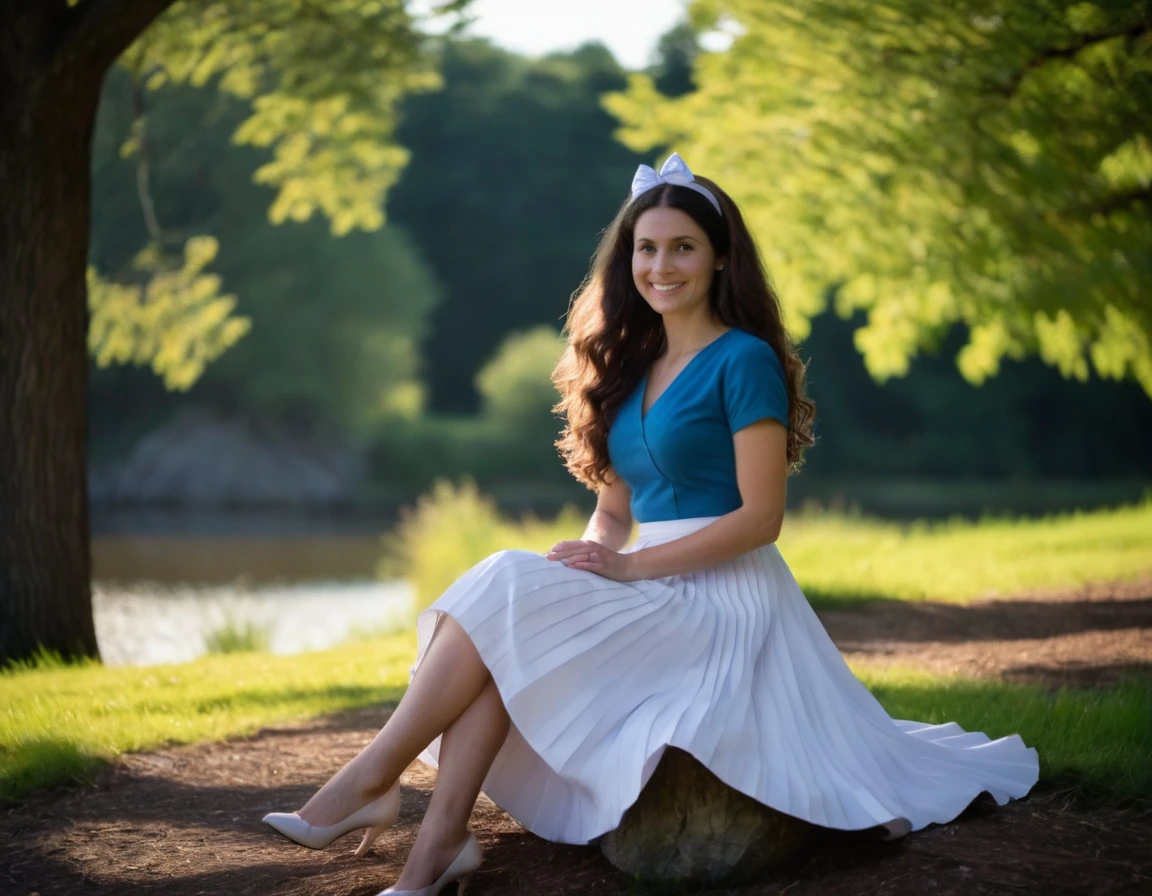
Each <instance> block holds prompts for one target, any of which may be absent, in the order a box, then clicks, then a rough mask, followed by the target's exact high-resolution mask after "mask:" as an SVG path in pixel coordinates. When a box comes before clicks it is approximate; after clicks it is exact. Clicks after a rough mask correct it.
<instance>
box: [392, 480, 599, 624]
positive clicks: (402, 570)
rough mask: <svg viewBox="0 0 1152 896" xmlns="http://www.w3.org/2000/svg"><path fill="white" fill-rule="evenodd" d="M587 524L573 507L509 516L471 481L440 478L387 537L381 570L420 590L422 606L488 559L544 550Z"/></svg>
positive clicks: (419, 605)
mask: <svg viewBox="0 0 1152 896" xmlns="http://www.w3.org/2000/svg"><path fill="white" fill-rule="evenodd" d="M585 523H586V520H585V519H584V518H582V517H581V515H580V514H579V513H578V512H577V511H576V510H575V509H574V508H571V507H565V508H564V510H562V511H561V512H560V514H559V516H557V517H556V518H555V519H553V520H541V519H537V518H536V517H533V516H525V517H523V518H522V519H520V520H519V521H515V520H509V519H506V518H504V517H503V516H501V515H500V512H499V511H498V510H497V508H496V502H495V501H494V500H492V499H491V498H489V497H487V496H486V495H482V494H481V493H480V491H479V490H478V489H477V487H476V484H475V483H474V482H473V481H472V480H469V479H465V480H463V481H462V482H461V484H460V485H453V484H452V483H450V482H447V481H445V480H439V481H437V482H436V484H435V486H434V487H433V489H432V492H431V493H430V494H427V495H424V496H422V497H421V498H420V499H419V501H418V502H417V504H416V507H415V508H413V509H411V510H408V511H405V512H404V513H403V515H402V516H401V519H400V523H399V524H398V525H397V527H396V529H395V530H394V532H393V533H391V534H390V535H388V536H385V540H384V559H383V560H382V561H381V565H380V569H379V573H380V575H381V576H382V577H384V578H391V577H394V576H402V577H404V578H406V579H408V581H409V582H411V583H412V586H413V589H414V591H415V593H416V608H417V609H418V610H422V609H424V608H425V607H427V606H428V605H429V604H431V603H432V602H433V601H434V600H436V598H438V597H439V596H440V595H441V594H442V593H443V592H444V590H445V589H446V588H447V587H448V586H449V585H451V584H452V582H453V581H455V580H456V578H457V577H459V576H460V574H461V573H463V572H465V571H466V570H467V569H468V568H469V567H471V566H473V565H475V564H476V563H479V562H480V561H481V560H483V559H484V558H485V557H487V556H489V555H491V554H494V553H496V552H497V551H501V550H504V549H508V548H516V549H520V550H525V551H546V550H548V548H550V547H552V545H554V544H555V543H556V542H558V541H562V540H564V539H572V538H579V537H580V535H581V534H582V533H583V532H584V525H585Z"/></svg>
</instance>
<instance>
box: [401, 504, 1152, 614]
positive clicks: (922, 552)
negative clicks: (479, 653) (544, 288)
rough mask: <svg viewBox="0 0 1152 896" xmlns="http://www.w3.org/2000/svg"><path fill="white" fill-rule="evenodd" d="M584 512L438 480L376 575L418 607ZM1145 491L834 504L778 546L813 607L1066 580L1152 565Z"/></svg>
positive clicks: (1151, 512)
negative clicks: (1039, 499)
mask: <svg viewBox="0 0 1152 896" xmlns="http://www.w3.org/2000/svg"><path fill="white" fill-rule="evenodd" d="M585 522H586V519H585V517H583V516H581V515H579V514H577V513H576V511H575V510H574V509H571V508H569V509H566V510H565V511H564V512H562V513H561V514H560V515H559V516H558V517H556V518H555V519H553V520H539V519H536V518H534V517H525V518H524V519H523V520H521V521H519V522H517V521H515V520H510V519H508V518H506V517H504V516H502V515H501V514H500V513H499V511H498V510H497V509H496V505H495V503H494V502H493V501H492V500H491V499H490V498H488V497H485V496H484V495H481V494H480V493H479V492H478V491H477V489H476V487H475V485H474V484H473V483H471V482H468V481H465V482H464V483H463V484H462V485H460V486H453V485H451V484H449V483H447V482H443V481H441V482H438V483H437V484H436V487H435V488H434V489H433V491H432V493H431V494H429V495H426V496H424V497H423V498H421V500H420V502H419V503H418V504H417V506H416V508H415V510H414V511H410V512H409V513H407V514H406V516H405V517H404V518H403V520H402V521H401V523H400V525H399V526H398V527H397V530H396V533H395V534H394V535H392V536H390V537H389V538H388V540H387V542H386V544H387V557H388V559H387V562H386V563H385V564H383V565H382V567H381V575H384V576H386V577H387V576H404V577H405V578H407V579H409V580H410V581H411V582H412V583H413V585H414V586H415V590H416V604H417V607H419V608H423V607H425V606H427V605H428V604H430V603H431V602H432V601H434V600H435V599H436V598H437V597H438V596H439V595H440V594H441V592H443V591H444V589H445V588H447V587H448V585H450V584H451V583H452V581H453V580H454V579H455V578H456V577H457V576H459V575H460V574H461V573H463V572H464V571H465V570H466V569H468V568H469V567H470V566H472V565H473V564H475V563H478V562H479V561H480V560H483V559H484V558H485V557H487V556H488V555H489V554H492V553H494V552H496V551H498V550H501V549H502V548H520V549H523V550H531V551H543V550H546V549H547V548H548V547H550V546H551V545H553V544H555V543H556V542H557V541H560V540H563V539H570V538H579V537H580V535H581V533H582V532H583V530H584V524H585ZM1150 533H1152V500H1145V501H1144V502H1143V503H1141V504H1137V505H1134V506H1129V507H1121V508H1119V509H1112V510H1098V511H1092V512H1088V513H1079V512H1078V513H1071V514H1062V515H1056V516H1050V517H1044V518H1040V519H1008V518H1001V519H984V520H981V521H979V522H971V521H965V520H950V521H945V522H938V523H927V522H922V521H921V522H915V523H907V524H901V523H890V522H883V521H880V520H875V519H870V518H864V517H858V516H847V515H844V514H834V513H821V512H816V513H812V512H809V513H800V514H795V515H789V517H788V518H787V519H786V520H785V523H784V531H783V533H782V535H781V538H780V543H779V547H780V551H781V553H782V554H783V555H784V558H785V559H786V560H787V562H788V565H789V567H790V568H791V569H792V572H793V574H794V575H795V576H796V579H797V581H798V582H799V583H800V587H801V588H803V589H804V592H805V594H806V595H808V597H809V599H810V600H811V601H812V602H813V604H815V605H817V606H819V605H821V604H824V605H828V604H831V603H834V602H842V601H851V600H858V599H872V598H886V599H892V600H923V599H933V600H946V601H957V602H963V601H967V600H972V599H973V598H978V597H988V596H992V595H1005V594H1018V593H1020V592H1022V591H1026V590H1029V589H1038V588H1067V587H1075V586H1077V585H1082V584H1085V583H1088V582H1099V581H1111V580H1121V579H1132V578H1135V577H1137V576H1140V575H1146V574H1149V573H1152V534H1150Z"/></svg>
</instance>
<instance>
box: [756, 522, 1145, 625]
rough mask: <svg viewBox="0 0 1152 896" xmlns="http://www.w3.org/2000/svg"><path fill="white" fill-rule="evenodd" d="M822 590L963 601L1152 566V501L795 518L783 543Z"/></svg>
mask: <svg viewBox="0 0 1152 896" xmlns="http://www.w3.org/2000/svg"><path fill="white" fill-rule="evenodd" d="M779 547H780V552H781V553H782V554H783V556H784V558H785V560H786V561H787V562H788V565H789V567H790V568H791V569H792V572H793V574H794V575H795V576H796V579H797V581H798V582H799V583H800V587H801V588H803V589H804V591H805V593H807V594H810V596H812V597H813V599H814V602H817V601H819V600H820V599H821V598H824V597H830V598H840V599H846V598H873V597H883V598H893V599H898V600H924V599H929V600H950V601H965V600H971V599H973V598H977V597H989V596H994V595H999V596H1006V595H1011V594H1015V593H1019V592H1021V591H1025V590H1028V589H1034V588H1068V587H1075V586H1077V585H1083V584H1085V583H1088V582H1099V581H1111V580H1126V579H1134V578H1136V577H1138V576H1140V575H1147V574H1149V573H1152V501H1147V502H1145V503H1143V504H1141V505H1138V506H1134V507H1124V508H1120V509H1117V510H1104V511H1095V512H1092V513H1074V514H1065V515H1061V516H1053V517H1047V518H1044V519H1034V520H1008V519H986V520H982V521H980V522H977V523H972V522H967V521H960V520H953V521H950V522H946V523H924V522H919V523H912V524H906V525H902V524H898V523H887V522H881V521H878V520H871V519H859V518H852V517H846V516H833V515H826V514H812V515H801V516H799V517H789V518H788V520H787V521H786V522H785V524H784V532H783V534H782V535H781V537H780V542H779Z"/></svg>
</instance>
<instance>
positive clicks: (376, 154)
mask: <svg viewBox="0 0 1152 896" xmlns="http://www.w3.org/2000/svg"><path fill="white" fill-rule="evenodd" d="M89 2H91V0H89ZM465 5H466V3H465V2H460V0H453V2H443V3H437V4H431V5H430V6H429V12H430V13H431V14H432V15H447V14H450V13H453V12H455V11H458V10H459V9H462V8H463V7H464V6H465ZM410 6H411V4H410V3H407V2H405V0H335V2H326V3H324V4H316V3H312V2H309V0H264V2H262V3H258V4H253V3H238V2H235V0H217V2H211V3H207V4H202V3H187V2H183V3H176V4H174V5H172V6H171V8H170V9H168V10H167V12H166V13H165V14H164V15H162V16H161V17H160V18H159V19H158V20H157V21H156V22H155V23H154V24H153V25H152V26H151V27H150V28H149V29H148V30H147V31H146V32H144V33H143V34H142V35H141V36H140V37H139V39H138V40H136V41H135V42H134V43H133V44H132V45H131V47H129V49H128V50H127V51H126V52H125V53H124V54H123V55H122V56H121V58H120V60H119V66H118V67H119V69H120V70H121V72H120V74H121V76H122V78H121V79H122V80H127V81H128V82H129V87H128V88H127V89H126V90H124V91H123V92H124V93H126V94H127V95H129V96H130V97H131V102H130V106H129V107H128V112H129V113H130V114H129V116H128V122H127V127H126V128H125V130H124V132H123V133H120V134H116V136H114V137H112V139H114V140H117V141H118V143H119V146H118V150H119V154H120V155H121V156H123V157H124V158H127V159H130V160H132V162H133V163H134V165H135V168H136V171H135V178H136V183H135V188H134V189H133V190H132V193H133V194H134V196H135V200H136V201H137V202H138V204H139V209H138V211H139V214H140V219H141V220H142V221H143V222H144V224H145V225H146V230H145V232H144V233H143V235H142V236H143V242H142V244H141V246H138V247H135V251H134V252H133V254H132V256H131V258H130V260H129V259H120V264H119V266H118V267H117V268H116V269H115V270H113V271H111V272H109V271H105V270H92V271H90V272H89V283H90V291H89V304H90V306H91V309H92V315H93V320H94V322H95V323H96V324H97V326H95V327H94V328H93V330H92V332H91V337H90V345H91V349H92V351H93V354H94V356H95V357H96V358H97V360H98V361H99V362H100V363H102V364H107V363H126V362H133V363H137V364H148V365H150V366H151V367H152V368H153V369H154V370H155V372H156V373H157V374H159V375H160V376H161V377H163V378H164V380H165V382H166V384H167V385H168V386H169V387H170V388H188V387H189V386H190V385H191V384H192V383H193V382H195V381H196V379H197V378H198V377H199V376H200V375H201V374H202V373H203V371H204V369H205V368H206V365H207V364H208V363H209V362H211V361H213V360H215V359H216V358H217V357H219V356H220V355H221V354H222V353H223V352H224V351H225V350H226V349H228V348H229V347H230V346H231V345H233V344H234V343H235V342H236V341H237V340H239V339H240V338H241V337H242V336H243V335H244V334H245V333H247V332H249V330H250V326H249V325H250V323H251V321H250V319H249V318H247V317H244V316H241V314H240V313H236V314H233V313H232V312H233V310H234V309H235V308H236V305H237V302H236V297H235V296H233V295H231V294H225V293H221V292H219V291H218V290H219V289H220V288H235V284H222V281H221V279H220V278H219V277H218V276H216V275H214V274H212V273H210V272H208V271H206V270H205V267H206V266H207V265H208V263H209V262H210V261H212V259H213V258H214V256H215V255H216V251H217V249H218V242H217V237H218V235H219V234H217V233H213V232H212V231H211V230H210V229H207V228H204V229H201V228H200V227H199V226H198V225H205V224H209V223H211V222H208V221H206V220H205V219H206V218H209V217H212V216H213V214H214V213H215V217H216V218H217V219H219V218H220V217H222V216H221V215H219V213H218V209H213V208H211V207H210V206H211V203H212V201H213V199H217V200H220V201H221V202H222V203H223V202H224V200H225V198H226V197H222V196H219V195H216V196H213V195H212V194H211V191H208V195H205V196H203V197H201V199H200V201H199V203H196V202H191V203H185V204H184V206H183V207H182V208H180V207H179V206H178V207H177V208H176V209H175V210H172V211H173V214H161V213H160V212H159V211H158V204H157V203H158V199H157V194H158V193H159V191H158V190H154V189H153V181H154V179H155V178H156V177H157V173H158V170H159V169H160V168H161V167H163V168H164V169H165V170H164V172H163V177H164V178H166V179H167V180H169V181H171V180H174V179H175V178H174V177H173V169H175V171H176V172H178V175H177V176H179V175H187V176H189V177H198V178H200V179H201V181H204V180H207V179H209V178H210V177H211V175H210V173H209V172H206V171H204V170H202V169H201V170H199V171H197V170H194V165H195V164H196V162H197V161H203V156H202V155H201V156H200V158H199V159H198V158H197V156H196V153H195V150H196V149H202V143H203V141H202V140H201V139H192V140H190V141H189V143H190V146H191V148H192V151H188V150H185V149H183V148H182V147H179V146H176V147H173V146H171V145H169V146H167V147H164V149H166V150H167V157H166V158H164V159H157V158H155V156H156V153H157V151H158V146H157V143H158V142H161V143H162V141H163V136H164V135H163V134H160V135H158V134H157V128H156V124H155V119H156V117H157V115H158V114H159V115H162V114H163V110H162V109H160V110H157V108H156V106H157V103H158V102H161V101H163V99H165V98H166V99H168V100H171V99H172V98H174V97H177V98H178V97H185V98H186V97H187V94H181V93H180V92H179V91H178V90H174V89H173V88H177V87H181V86H188V87H194V88H210V89H212V90H213V91H215V92H216V93H217V94H219V95H221V96H222V97H225V98H228V99H230V100H231V101H232V102H231V103H229V104H226V106H225V107H223V109H224V114H223V115H219V114H218V117H216V118H215V119H213V120H208V121H206V122H205V125H206V126H207V130H208V131H209V132H210V133H211V134H212V135H213V137H215V139H217V140H224V141H226V142H227V141H229V140H230V141H231V142H232V143H234V144H236V146H238V147H253V148H256V149H258V150H263V152H260V153H259V154H253V153H249V154H248V155H246V156H245V158H246V160H248V161H255V163H256V164H254V166H253V167H254V170H253V172H252V178H253V180H254V182H255V183H257V184H260V185H264V186H266V187H268V188H270V189H271V191H272V192H271V193H270V194H269V195H268V196H267V197H265V198H262V199H261V200H259V201H262V202H263V203H265V204H266V206H267V217H268V219H269V220H270V221H271V222H272V223H274V224H282V223H286V222H297V223H299V222H304V221H307V220H308V219H309V218H311V217H312V216H313V215H316V214H320V215H322V216H324V217H325V218H326V219H327V221H328V223H329V227H330V229H331V232H332V234H333V235H336V236H342V235H345V234H348V233H350V232H351V231H353V230H364V231H372V230H376V229H378V228H380V227H381V225H382V224H383V223H384V196H385V193H386V192H387V190H388V188H389V187H391V186H392V185H393V184H394V183H395V181H396V179H397V177H398V176H399V174H400V171H401V170H402V169H403V167H404V165H405V164H406V163H407V161H408V157H409V154H408V152H407V150H405V149H404V148H402V147H401V146H400V145H398V144H397V142H396V140H395V127H396V119H397V115H396V111H397V106H398V103H399V101H400V99H401V98H402V97H404V96H405V95H406V94H408V93H411V92H414V91H421V90H429V89H432V88H435V87H437V86H439V84H440V78H439V75H438V74H437V72H436V70H435V58H436V54H435V53H433V52H431V47H430V46H429V39H428V37H427V35H425V34H424V33H423V31H422V30H421V25H422V24H423V23H422V21H421V19H420V18H419V17H417V16H415V15H414V14H413V13H412V11H411V10H410V8H409V7H410ZM125 75H126V78H124V77H123V76H125ZM105 96H106V97H107V96H108V94H107V93H106V94H105ZM123 105H124V104H122V107H123ZM201 105H203V104H201ZM220 108H221V107H218V109H220ZM237 109H242V110H243V113H242V114H239V115H237V114H236V110H237ZM120 111H121V113H123V111H124V109H123V108H122V109H121V110H120ZM109 117H110V116H108V115H105V116H104V121H105V128H104V131H103V133H102V134H100V135H98V138H97V152H98V153H99V151H100V149H101V144H102V143H103V144H105V147H106V144H107V142H108V139H109V135H110V133H113V132H111V130H110V128H109V127H108V119H109ZM119 118H121V119H123V118H124V115H123V114H121V115H120V116H119ZM221 121H226V122H228V123H229V125H230V129H229V130H228V131H227V132H224V133H221V128H220V127H219V126H218V125H219V124H220V122H221ZM186 136H187V135H186ZM197 136H199V135H197ZM101 138H102V139H101ZM182 150H183V151H182ZM158 163H161V164H158ZM101 165H103V167H108V162H107V161H106V160H100V159H98V161H97V170H98V172H99V169H100V167H101ZM215 182H216V183H219V182H220V181H219V179H216V180H215ZM233 184H234V181H233ZM118 186H119V187H120V189H121V190H123V189H124V187H125V186H126V184H124V183H123V181H120V182H119V183H118ZM225 186H228V185H225ZM98 189H99V185H98ZM185 192H187V191H185ZM249 192H251V191H249ZM124 195H125V194H124V193H122V194H121V195H120V196H119V197H115V198H123V197H124ZM252 198H254V197H252V196H250V197H249V199H250V201H251V199H252ZM161 201H162V200H161ZM225 204H226V203H225ZM168 205H169V207H171V203H168ZM170 210H171V208H170ZM174 215H175V216H174ZM242 217H244V218H246V219H248V220H249V221H250V220H251V217H252V216H250V215H242ZM216 223H217V224H218V223H219V221H218V220H217V222H216ZM253 226H258V225H253ZM134 229H135V230H138V229H139V228H134ZM401 239H402V238H401ZM394 258H395V259H397V260H398V256H394ZM424 293H427V290H424ZM422 299H423V296H421V297H417V299H416V304H417V305H418V306H421V307H424V306H425V303H423V301H422ZM240 300H241V302H240V310H241V312H242V310H243V307H244V296H242V295H241V296H240ZM377 341H379V340H377ZM409 366H411V364H410V365H409Z"/></svg>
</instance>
